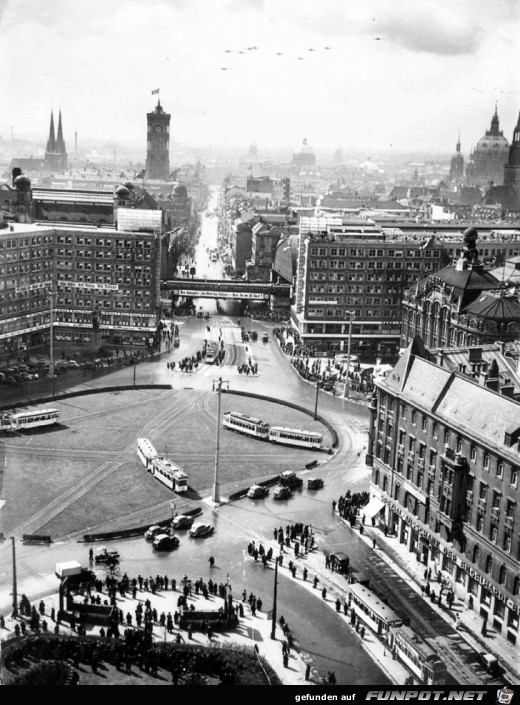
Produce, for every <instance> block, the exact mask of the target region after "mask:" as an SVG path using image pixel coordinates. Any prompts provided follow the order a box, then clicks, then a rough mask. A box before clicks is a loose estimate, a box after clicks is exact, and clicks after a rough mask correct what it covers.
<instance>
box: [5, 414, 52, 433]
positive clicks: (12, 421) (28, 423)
mask: <svg viewBox="0 0 520 705" xmlns="http://www.w3.org/2000/svg"><path fill="white" fill-rule="evenodd" d="M59 420H60V412H59V411H58V409H34V410H33V411H19V412H17V413H14V414H8V413H6V414H4V415H3V416H1V417H0V431H26V430H28V429H30V428H38V427H40V426H51V425H52V424H55V423H58V421H59Z"/></svg>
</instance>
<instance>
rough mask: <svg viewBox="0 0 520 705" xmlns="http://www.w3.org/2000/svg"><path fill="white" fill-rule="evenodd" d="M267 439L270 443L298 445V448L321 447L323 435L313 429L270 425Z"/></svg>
mask: <svg viewBox="0 0 520 705" xmlns="http://www.w3.org/2000/svg"><path fill="white" fill-rule="evenodd" d="M269 440H270V441H271V443H280V444H282V445H287V446H298V447H299V448H321V443H322V441H323V435H322V434H321V433H316V432H315V431H300V430H298V429H296V428H283V427H282V426H271V428H270V429H269Z"/></svg>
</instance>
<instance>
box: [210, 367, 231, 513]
mask: <svg viewBox="0 0 520 705" xmlns="http://www.w3.org/2000/svg"><path fill="white" fill-rule="evenodd" d="M223 384H226V385H227V389H229V382H228V381H227V380H223V379H222V377H219V378H218V380H215V379H214V380H213V391H215V390H216V391H217V392H218V404H217V442H216V447H215V475H214V479H213V502H214V503H215V504H220V484H219V479H218V470H219V451H220V400H221V396H222V385H223Z"/></svg>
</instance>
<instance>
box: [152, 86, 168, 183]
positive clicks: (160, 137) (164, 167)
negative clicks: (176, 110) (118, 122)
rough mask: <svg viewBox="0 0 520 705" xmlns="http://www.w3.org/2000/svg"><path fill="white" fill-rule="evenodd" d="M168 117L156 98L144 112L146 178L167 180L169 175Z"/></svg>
mask: <svg viewBox="0 0 520 705" xmlns="http://www.w3.org/2000/svg"><path fill="white" fill-rule="evenodd" d="M170 118H171V115H169V114H168V113H165V112H164V108H163V107H162V105H161V102H160V101H159V100H158V101H157V105H156V106H155V110H153V111H152V112H151V113H147V114H146V120H147V135H148V136H147V142H146V178H147V179H160V180H163V181H167V180H168V178H169V176H170Z"/></svg>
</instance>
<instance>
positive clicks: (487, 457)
mask: <svg viewBox="0 0 520 705" xmlns="http://www.w3.org/2000/svg"><path fill="white" fill-rule="evenodd" d="M482 465H483V466H484V468H485V469H486V470H489V455H488V454H487V453H484V460H483V462H482Z"/></svg>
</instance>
